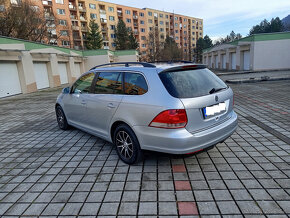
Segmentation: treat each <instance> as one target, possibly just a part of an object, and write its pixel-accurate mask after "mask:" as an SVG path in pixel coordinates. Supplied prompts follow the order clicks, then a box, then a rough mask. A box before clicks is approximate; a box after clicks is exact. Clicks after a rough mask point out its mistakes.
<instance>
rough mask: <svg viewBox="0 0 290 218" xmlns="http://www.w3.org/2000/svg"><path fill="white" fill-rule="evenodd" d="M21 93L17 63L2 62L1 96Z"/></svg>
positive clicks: (0, 68)
mask: <svg viewBox="0 0 290 218" xmlns="http://www.w3.org/2000/svg"><path fill="white" fill-rule="evenodd" d="M20 93H21V86H20V81H19V76H18V70H17V65H16V63H13V62H11V63H7V62H0V98H3V97H6V96H10V95H16V94H20Z"/></svg>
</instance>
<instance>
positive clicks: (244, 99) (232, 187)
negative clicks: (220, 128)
mask: <svg viewBox="0 0 290 218" xmlns="http://www.w3.org/2000/svg"><path fill="white" fill-rule="evenodd" d="M232 88H233V89H234V91H235V94H236V95H235V108H236V112H237V113H238V114H239V128H238V129H237V131H236V133H235V134H233V135H232V137H230V138H229V139H227V140H226V141H225V142H224V143H222V144H218V145H217V146H216V147H215V148H214V149H212V150H209V151H207V152H202V153H199V154H197V155H193V156H174V155H167V154H157V153H148V154H147V155H146V159H145V160H144V162H142V163H139V164H138V165H134V166H128V165H125V164H123V163H122V162H121V161H120V160H119V159H118V157H117V154H116V152H115V150H114V148H113V146H112V145H111V144H110V143H107V142H105V141H103V140H101V139H99V138H96V137H94V136H92V135H89V134H86V133H84V132H82V131H79V130H77V129H72V130H69V131H61V130H59V129H58V127H57V124H56V121H55V115H54V102H55V98H56V96H57V93H58V92H59V90H52V91H51V90H50V91H42V92H38V93H34V94H29V95H20V96H16V97H12V98H7V99H2V100H0V216H1V215H2V216H3V217H5V216H20V215H22V216H40V215H41V216H52V217H55V216H60V217H61V216H70V217H72V216H79V217H81V216H96V215H98V216H99V217H101V216H112V217H115V216H117V215H118V216H119V217H121V216H123V217H130V216H132V217H135V216H136V215H138V216H147V217H149V216H152V217H156V216H159V217H162V216H167V217H177V216H183V215H189V216H191V217H194V216H196V217H198V216H202V217H207V216H212V215H216V216H215V217H219V216H223V217H227V216H228V217H233V216H235V217H265V216H267V217H279V218H280V217H287V216H289V215H290V179H289V177H290V166H289V162H290V157H289V153H290V145H289V138H290V85H289V82H288V81H278V82H265V83H257V84H241V85H232ZM177 146H178V145H177Z"/></svg>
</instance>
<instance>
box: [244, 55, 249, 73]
mask: <svg viewBox="0 0 290 218" xmlns="http://www.w3.org/2000/svg"><path fill="white" fill-rule="evenodd" d="M243 55H244V70H250V51H244V54H243Z"/></svg>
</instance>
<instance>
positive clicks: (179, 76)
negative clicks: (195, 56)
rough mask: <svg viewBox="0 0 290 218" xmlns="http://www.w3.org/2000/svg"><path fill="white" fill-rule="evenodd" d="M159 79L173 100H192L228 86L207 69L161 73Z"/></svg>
mask: <svg viewBox="0 0 290 218" xmlns="http://www.w3.org/2000/svg"><path fill="white" fill-rule="evenodd" d="M159 77H160V79H161V81H162V83H163V85H164V86H165V88H166V89H167V91H168V92H169V94H170V95H172V96H173V97H175V98H194V97H199V96H204V95H209V94H210V93H213V89H214V90H220V89H226V88H227V87H228V86H227V85H226V84H225V83H224V82H223V81H222V80H221V79H220V78H219V77H217V76H216V75H215V74H214V73H213V72H211V71H210V70H209V69H206V68H204V69H193V70H179V71H174V72H171V71H169V72H166V71H165V72H161V73H159Z"/></svg>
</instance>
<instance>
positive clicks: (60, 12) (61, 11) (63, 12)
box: [57, 8, 65, 14]
mask: <svg viewBox="0 0 290 218" xmlns="http://www.w3.org/2000/svg"><path fill="white" fill-rule="evenodd" d="M57 14H65V11H64V9H59V8H58V9H57Z"/></svg>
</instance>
